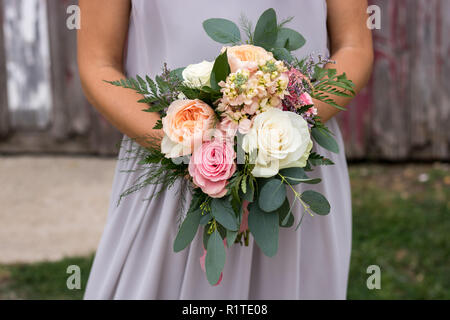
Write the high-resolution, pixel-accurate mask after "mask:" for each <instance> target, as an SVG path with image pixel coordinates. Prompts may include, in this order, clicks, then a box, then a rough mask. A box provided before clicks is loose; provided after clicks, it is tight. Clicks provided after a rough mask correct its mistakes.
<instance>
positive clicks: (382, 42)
mask: <svg viewBox="0 0 450 320" xmlns="http://www.w3.org/2000/svg"><path fill="white" fill-rule="evenodd" d="M370 3H371V4H376V5H378V6H379V7H380V8H381V10H382V16H381V18H382V19H381V22H382V23H381V29H380V30H374V32H373V36H374V50H375V64H374V70H373V75H372V79H371V81H370V83H369V85H368V87H367V88H366V89H365V90H364V91H363V92H362V93H361V94H360V95H359V96H358V97H357V98H356V99H355V100H354V102H353V103H352V104H351V105H350V106H349V111H348V112H345V113H342V114H341V115H340V116H339V120H340V123H341V128H342V131H343V136H344V139H345V141H346V151H347V155H348V157H349V158H350V159H376V160H408V159H409V160H423V159H427V160H449V159H450V150H449V146H450V133H449V132H450V130H448V129H447V123H448V122H449V120H450V118H449V115H450V90H448V88H449V85H448V84H449V83H450V82H449V80H450V79H449V77H450V73H449V71H450V70H449V69H450V63H449V60H448V58H447V57H448V56H449V53H450V37H449V36H448V35H449V34H450V2H449V1H441V0H414V1H410V0H396V1H387V0H371V1H370Z"/></svg>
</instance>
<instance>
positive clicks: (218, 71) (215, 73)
mask: <svg viewBox="0 0 450 320" xmlns="http://www.w3.org/2000/svg"><path fill="white" fill-rule="evenodd" d="M229 74H230V65H229V64H228V56H227V51H226V50H225V51H224V52H223V53H222V54H220V55H219V56H218V57H217V58H216V60H215V61H214V66H213V68H212V71H211V79H210V82H211V88H212V89H215V90H220V86H219V85H218V83H219V82H220V81H225V80H226V79H227V77H228V75H229Z"/></svg>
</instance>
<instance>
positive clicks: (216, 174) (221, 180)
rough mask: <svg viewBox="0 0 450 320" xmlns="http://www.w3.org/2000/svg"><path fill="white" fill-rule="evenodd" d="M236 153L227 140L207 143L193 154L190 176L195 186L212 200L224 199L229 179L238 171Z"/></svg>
mask: <svg viewBox="0 0 450 320" xmlns="http://www.w3.org/2000/svg"><path fill="white" fill-rule="evenodd" d="M235 158H236V152H235V151H234V146H233V144H232V143H231V142H230V141H228V140H227V139H214V140H212V141H205V142H204V143H203V144H202V145H201V146H200V147H198V148H197V149H196V150H195V151H194V153H193V154H192V157H191V160H190V162H189V174H190V175H191V176H192V178H193V181H194V184H195V185H196V186H198V187H200V188H201V189H202V191H203V192H204V193H206V194H208V195H209V196H210V197H212V198H222V197H223V196H224V195H225V194H226V193H227V189H226V185H227V183H228V179H229V178H231V176H232V175H233V174H234V172H235V171H236V163H235V161H234V159H235Z"/></svg>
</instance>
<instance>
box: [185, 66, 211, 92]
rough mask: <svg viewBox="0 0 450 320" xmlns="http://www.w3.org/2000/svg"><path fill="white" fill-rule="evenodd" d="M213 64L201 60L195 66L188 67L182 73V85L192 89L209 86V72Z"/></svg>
mask: <svg viewBox="0 0 450 320" xmlns="http://www.w3.org/2000/svg"><path fill="white" fill-rule="evenodd" d="M213 66H214V62H209V61H206V60H203V61H202V62H200V63H197V64H190V65H188V66H187V67H186V68H185V69H184V70H183V73H182V76H183V79H184V84H185V85H187V86H190V87H194V88H201V87H203V86H210V77H211V71H212V68H213Z"/></svg>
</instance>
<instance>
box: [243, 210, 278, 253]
mask: <svg viewBox="0 0 450 320" xmlns="http://www.w3.org/2000/svg"><path fill="white" fill-rule="evenodd" d="M249 210H250V213H249V215H248V228H249V229H250V232H251V233H252V235H253V237H254V238H255V242H256V243H257V244H258V246H259V248H260V249H261V251H262V252H263V253H264V254H265V255H266V256H268V257H273V256H274V255H275V254H276V253H277V251H278V231H279V226H278V219H279V218H278V214H277V213H276V212H271V213H268V212H264V211H262V210H261V209H260V208H259V207H258V205H257V204H256V203H255V202H253V203H251V204H249Z"/></svg>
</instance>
